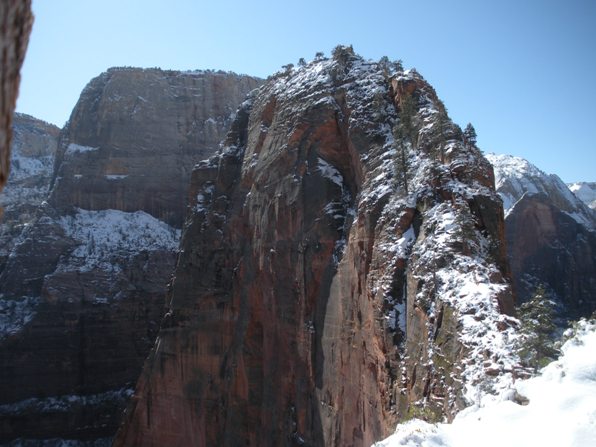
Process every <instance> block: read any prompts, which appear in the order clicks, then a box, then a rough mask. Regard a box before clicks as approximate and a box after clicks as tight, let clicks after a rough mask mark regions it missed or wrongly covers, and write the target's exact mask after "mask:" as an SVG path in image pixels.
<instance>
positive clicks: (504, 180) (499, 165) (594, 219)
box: [486, 154, 596, 228]
mask: <svg viewBox="0 0 596 447" xmlns="http://www.w3.org/2000/svg"><path fill="white" fill-rule="evenodd" d="M486 158H487V159H488V160H489V161H490V162H491V164H492V165H493V167H494V171H495V187H496V188H497V191H498V192H499V195H500V196H501V198H502V199H503V208H504V211H505V215H507V214H508V213H509V212H511V210H512V209H513V206H514V205H515V204H516V202H517V201H518V200H520V199H521V198H522V197H523V196H524V195H526V194H527V195H538V194H545V195H547V196H548V199H549V201H550V202H551V203H552V204H553V205H554V206H556V207H557V208H559V209H560V210H561V211H564V212H566V213H567V214H569V216H570V217H572V218H573V219H575V220H576V221H578V222H579V223H580V224H582V225H585V226H586V227H587V228H596V213H595V212H594V211H593V210H592V209H590V208H588V207H587V206H586V204H585V203H584V202H585V201H582V200H583V199H582V200H580V198H578V197H577V196H576V195H574V194H573V193H572V192H571V191H570V189H569V187H568V186H567V185H566V184H565V183H564V182H563V180H561V179H560V178H559V177H558V176H557V175H555V174H546V173H544V172H543V171H541V170H540V169H538V168H537V167H536V166H534V165H533V164H531V163H530V162H529V161H527V160H525V159H523V158H520V157H515V156H513V155H496V154H486ZM585 189H586V188H585V187H584V189H583V190H585Z"/></svg>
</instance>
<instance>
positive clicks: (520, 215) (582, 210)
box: [488, 155, 596, 319]
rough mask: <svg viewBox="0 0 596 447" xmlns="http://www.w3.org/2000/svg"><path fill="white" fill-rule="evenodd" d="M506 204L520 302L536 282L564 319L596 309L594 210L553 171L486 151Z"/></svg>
mask: <svg viewBox="0 0 596 447" xmlns="http://www.w3.org/2000/svg"><path fill="white" fill-rule="evenodd" d="M488 159H489V160H490V161H491V163H492V164H493V165H494V167H495V175H496V178H497V182H496V183H497V191H498V192H499V194H500V195H501V196H502V197H503V203H504V205H505V216H506V218H505V227H506V239H507V249H508V256H509V260H510V265H511V271H512V279H513V285H514V287H515V290H516V294H517V297H518V300H519V302H520V303H521V302H524V301H527V300H528V299H530V298H531V297H532V296H533V295H534V294H535V293H536V291H537V289H538V288H539V287H542V288H545V289H546V291H547V292H548V296H549V297H550V298H551V299H555V300H556V301H557V302H558V303H559V305H560V306H559V307H558V313H559V314H560V316H561V317H563V318H572V319H576V318H578V317H582V316H583V317H589V316H590V315H591V314H592V313H593V312H594V311H595V310H596V262H595V259H596V211H594V210H593V209H591V208H589V207H588V206H587V205H586V204H585V203H584V202H582V201H581V200H580V199H579V198H578V197H577V196H575V195H574V194H573V193H572V192H571V191H570V189H569V188H568V187H567V186H566V185H565V184H564V183H563V181H562V180H561V179H560V178H559V177H557V176H556V175H547V174H545V173H544V172H542V171H540V170H539V169H538V168H536V167H535V166H533V165H532V164H530V163H529V162H527V161H526V160H523V159H521V158H519V157H512V156H508V155H488Z"/></svg>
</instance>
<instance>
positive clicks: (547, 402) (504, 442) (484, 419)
mask: <svg viewBox="0 0 596 447" xmlns="http://www.w3.org/2000/svg"><path fill="white" fill-rule="evenodd" d="M562 353H563V354H562V356H561V357H560V358H559V360H557V361H555V362H553V363H551V364H549V365H548V366H547V367H546V368H544V369H543V370H542V371H541V373H540V375H538V376H536V377H533V378H531V379H528V380H519V381H517V382H516V383H515V385H514V388H512V389H510V390H508V391H507V392H505V393H503V394H502V395H501V396H500V397H499V399H496V400H494V401H493V402H491V403H488V404H487V405H485V406H483V407H477V406H473V407H470V408H467V409H465V410H464V411H462V412H461V413H459V414H458V415H457V417H456V418H455V420H454V421H453V423H452V424H428V423H426V422H424V421H420V420H412V421H409V422H407V423H405V424H401V425H399V426H398V427H397V430H396V432H395V434H394V435H392V436H390V437H389V438H387V439H385V440H384V441H381V442H378V443H376V444H375V445H374V447H395V446H409V447H478V446H483V447H491V446H495V447H496V446H499V447H503V446H507V447H534V446H535V447H550V446H553V447H554V446H556V447H563V446H565V447H593V446H596V323H595V322H591V323H588V322H585V321H582V322H580V324H579V329H578V330H577V335H575V336H574V337H573V338H572V339H571V340H569V341H567V342H566V343H565V344H564V345H563V347H562ZM515 393H518V394H519V395H521V396H524V397H526V398H527V399H528V400H529V403H528V404H527V405H519V404H517V403H515V402H513V400H512V398H513V396H514V395H515ZM518 400H519V399H518Z"/></svg>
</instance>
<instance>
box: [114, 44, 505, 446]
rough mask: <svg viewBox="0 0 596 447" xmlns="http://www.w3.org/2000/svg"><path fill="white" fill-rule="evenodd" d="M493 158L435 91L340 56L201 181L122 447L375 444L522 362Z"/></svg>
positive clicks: (276, 87) (253, 104) (468, 398)
mask: <svg viewBox="0 0 596 447" xmlns="http://www.w3.org/2000/svg"><path fill="white" fill-rule="evenodd" d="M502 213H503V211H502V204H501V201H500V199H499V198H498V196H497V195H496V193H495V191H494V178H493V173H492V168H491V166H490V164H489V163H488V162H487V161H486V160H485V159H484V158H483V157H482V155H481V153H480V152H479V150H478V149H477V148H476V147H474V145H473V144H471V143H470V142H464V141H463V136H462V132H461V130H460V129H459V127H457V126H456V125H454V124H453V123H452V122H451V121H450V120H449V119H448V118H447V115H446V110H445V107H444V106H443V105H442V103H441V102H440V101H439V99H438V98H437V96H436V94H435V91H434V90H433V88H432V87H431V86H430V85H429V84H428V83H427V82H426V81H424V79H423V78H422V77H421V76H420V75H418V74H417V73H416V72H415V71H407V72H404V71H403V70H402V69H401V65H400V64H398V63H390V62H388V61H381V62H379V63H376V62H370V61H366V60H363V59H362V58H360V57H359V56H356V55H354V53H353V51H352V50H351V47H339V48H337V49H336V50H335V51H334V57H333V58H332V59H321V58H318V59H317V60H316V61H314V62H311V63H310V64H308V65H307V66H305V67H301V68H299V69H297V70H294V69H288V70H286V71H285V72H284V73H279V74H278V75H276V76H274V77H272V78H271V79H270V80H269V81H268V82H267V83H266V84H265V85H264V86H262V87H261V88H259V89H258V90H257V91H256V92H253V94H251V95H250V97H249V98H248V99H247V100H246V101H245V102H244V103H243V105H242V106H241V108H240V110H239V112H238V114H237V116H236V120H235V121H234V123H233V125H232V130H231V131H230V133H229V134H228V137H227V139H226V141H225V143H224V145H223V148H222V151H221V152H220V153H219V154H218V155H217V156H215V157H213V158H211V159H209V160H207V161H204V162H203V163H201V164H200V165H199V166H198V167H197V168H196V169H195V170H194V171H193V173H192V180H191V206H190V210H189V213H188V215H187V218H186V222H185V224H184V227H183V233H182V243H181V251H180V254H179V257H178V261H177V265H176V270H175V276H174V280H173V285H172V289H171V291H170V292H169V294H168V308H169V310H168V313H167V315H166V318H165V319H164V321H163V323H162V327H161V330H160V332H159V336H158V337H157V340H156V343H155V346H154V348H153V350H152V352H151V354H150V356H149V358H148V360H147V361H146V363H145V366H144V369H143V372H142V374H141V377H140V379H139V381H138V383H137V387H136V390H135V394H134V396H133V398H132V402H131V404H130V406H129V409H128V413H127V415H126V417H125V420H124V423H123V425H122V427H121V429H120V430H119V432H118V434H117V436H116V438H115V442H114V445H116V446H128V445H143V446H162V445H181V446H182V445H193V446H215V445H217V446H238V445H250V446H293V445H308V446H369V445H371V444H372V443H373V442H374V441H375V440H380V439H382V438H383V437H385V436H386V435H387V434H389V433H390V432H392V431H393V429H394V428H395V424H396V422H397V421H403V420H406V419H408V418H411V417H423V418H425V419H428V420H442V419H450V418H451V417H453V415H454V414H455V413H456V412H457V411H458V410H459V409H461V408H462V407H463V406H464V405H466V404H469V403H471V402H472V400H473V399H474V397H475V390H476V389H477V387H480V386H482V387H484V388H490V387H493V386H497V385H498V378H499V377H500V376H501V375H504V374H510V372H511V369H512V368H513V366H514V362H515V359H513V358H512V357H511V356H510V354H508V349H507V344H508V337H510V336H511V335H512V332H513V328H512V327H511V325H510V321H511V319H510V318H509V317H508V316H507V315H506V313H507V312H510V311H511V310H512V305H513V302H512V295H511V290H510V288H509V285H508V282H507V280H506V277H507V266H506V256H505V247H504V223H503V215H502Z"/></svg>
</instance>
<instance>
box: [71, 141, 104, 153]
mask: <svg viewBox="0 0 596 447" xmlns="http://www.w3.org/2000/svg"><path fill="white" fill-rule="evenodd" d="M98 149H99V148H97V147H90V146H83V145H80V144H75V143H70V144H69V145H68V147H67V148H66V152H65V153H66V154H69V155H70V154H81V153H84V152H93V151H96V150H98Z"/></svg>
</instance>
